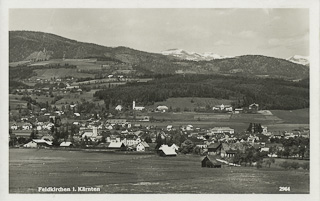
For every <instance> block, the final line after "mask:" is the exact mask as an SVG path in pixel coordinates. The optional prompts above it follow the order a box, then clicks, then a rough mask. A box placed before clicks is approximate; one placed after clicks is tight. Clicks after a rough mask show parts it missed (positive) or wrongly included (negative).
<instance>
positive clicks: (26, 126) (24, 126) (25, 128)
mask: <svg viewBox="0 0 320 201" xmlns="http://www.w3.org/2000/svg"><path fill="white" fill-rule="evenodd" d="M30 129H32V125H31V124H30V123H25V124H23V126H22V130H30Z"/></svg>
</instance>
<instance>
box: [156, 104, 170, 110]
mask: <svg viewBox="0 0 320 201" xmlns="http://www.w3.org/2000/svg"><path fill="white" fill-rule="evenodd" d="M168 110H169V108H168V107H167V106H164V105H159V106H158V107H157V111H161V112H167V111H168Z"/></svg>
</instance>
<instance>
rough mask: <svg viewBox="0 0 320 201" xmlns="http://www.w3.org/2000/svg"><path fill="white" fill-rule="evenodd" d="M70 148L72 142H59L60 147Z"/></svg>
mask: <svg viewBox="0 0 320 201" xmlns="http://www.w3.org/2000/svg"><path fill="white" fill-rule="evenodd" d="M70 146H72V142H61V144H60V147H70Z"/></svg>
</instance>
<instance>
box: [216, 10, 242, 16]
mask: <svg viewBox="0 0 320 201" xmlns="http://www.w3.org/2000/svg"><path fill="white" fill-rule="evenodd" d="M236 10H238V9H237V8H232V9H230V8H229V9H218V12H217V14H218V15H230V14H232V13H234V12H235V11H236Z"/></svg>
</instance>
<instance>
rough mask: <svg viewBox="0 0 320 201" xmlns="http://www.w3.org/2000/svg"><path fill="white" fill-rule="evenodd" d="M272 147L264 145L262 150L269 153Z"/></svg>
mask: <svg viewBox="0 0 320 201" xmlns="http://www.w3.org/2000/svg"><path fill="white" fill-rule="evenodd" d="M269 150H270V148H269V147H263V148H261V149H260V152H263V151H264V152H268V153H269Z"/></svg>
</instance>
